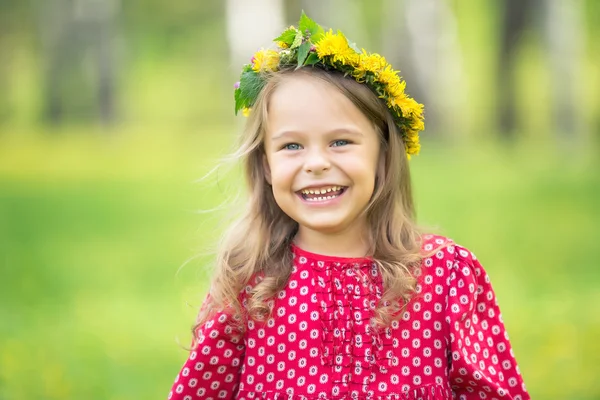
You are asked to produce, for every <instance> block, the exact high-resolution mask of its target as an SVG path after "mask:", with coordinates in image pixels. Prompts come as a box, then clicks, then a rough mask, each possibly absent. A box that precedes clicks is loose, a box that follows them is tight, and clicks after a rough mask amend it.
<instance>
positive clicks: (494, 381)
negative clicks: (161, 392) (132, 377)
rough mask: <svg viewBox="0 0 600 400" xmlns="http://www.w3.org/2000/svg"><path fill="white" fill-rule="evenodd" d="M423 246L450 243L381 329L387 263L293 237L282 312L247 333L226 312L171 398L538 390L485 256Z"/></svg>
mask: <svg viewBox="0 0 600 400" xmlns="http://www.w3.org/2000/svg"><path fill="white" fill-rule="evenodd" d="M423 247H424V249H425V250H426V251H430V250H432V249H436V248H438V247H441V248H440V250H439V251H437V253H435V254H434V255H433V256H431V257H428V258H425V259H424V260H423V267H422V270H421V274H420V276H419V277H418V280H419V283H418V285H417V293H416V295H415V296H414V297H413V299H412V300H411V301H410V303H409V304H408V306H407V308H406V311H405V313H404V317H403V318H402V319H401V320H400V321H396V322H394V323H393V324H392V325H391V326H390V327H388V328H384V329H380V330H374V329H373V328H372V327H371V326H370V324H369V321H370V319H371V317H372V315H373V314H372V310H373V308H374V307H375V305H376V304H377V302H378V300H379V299H380V298H381V294H382V282H381V275H380V274H379V271H378V268H377V266H376V264H374V263H373V261H372V260H371V259H368V258H360V259H358V258H342V257H329V256H322V255H318V254H313V253H309V252H307V251H304V250H302V249H300V248H298V247H295V246H293V247H292V251H293V252H294V266H293V270H292V274H291V276H290V279H289V281H288V284H287V286H286V288H285V289H283V290H282V291H280V292H279V293H278V295H277V298H276V299H274V301H273V316H272V318H270V319H269V320H267V321H266V322H254V321H248V322H246V332H245V333H244V335H243V337H242V338H241V339H236V337H235V332H232V329H231V325H230V323H229V322H230V316H229V315H228V314H226V313H218V314H217V315H215V316H214V318H212V319H211V320H209V321H208V322H206V323H205V324H204V325H203V326H202V327H200V328H199V330H198V334H199V344H198V346H197V347H196V348H195V349H194V351H192V352H191V353H190V356H189V358H188V360H187V362H186V363H185V365H184V366H183V368H182V370H181V372H180V373H179V374H178V375H177V378H176V380H175V383H174V385H173V388H172V390H171V392H170V393H169V397H168V398H169V399H171V400H195V399H233V398H235V399H268V400H270V399H298V400H300V399H423V400H425V399H452V398H459V399H490V400H491V399H514V400H525V399H529V398H530V397H529V395H528V394H527V392H526V390H525V385H524V384H523V379H522V378H521V375H520V373H519V368H518V366H517V364H516V361H515V358H514V355H513V351H512V349H511V346H510V343H509V341H508V336H507V334H506V331H505V329H504V324H503V322H502V317H501V315H500V310H499V308H498V305H497V302H496V297H495V295H494V292H493V290H492V287H491V286H490V280H489V277H488V275H487V274H486V272H485V271H484V269H483V267H482V266H481V265H480V264H479V262H478V261H477V259H476V258H475V256H474V255H473V254H472V253H471V252H470V251H469V250H467V249H465V248H463V247H460V246H458V245H456V244H454V243H453V242H452V241H451V240H449V239H446V238H443V237H440V236H433V235H428V236H426V237H425V240H424V246H423ZM247 290H249V288H247Z"/></svg>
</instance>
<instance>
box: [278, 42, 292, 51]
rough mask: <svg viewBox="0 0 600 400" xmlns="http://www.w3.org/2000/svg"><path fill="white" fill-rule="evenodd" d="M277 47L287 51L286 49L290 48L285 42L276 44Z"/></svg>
mask: <svg viewBox="0 0 600 400" xmlns="http://www.w3.org/2000/svg"><path fill="white" fill-rule="evenodd" d="M277 46H279V47H280V48H282V49H287V48H288V47H290V46H288V44H287V43H286V42H277Z"/></svg>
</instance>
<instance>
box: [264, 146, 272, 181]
mask: <svg viewBox="0 0 600 400" xmlns="http://www.w3.org/2000/svg"><path fill="white" fill-rule="evenodd" d="M262 164H263V172H264V174H265V180H266V181H267V183H268V184H269V185H271V167H269V160H267V155H266V154H264V153H263V155H262Z"/></svg>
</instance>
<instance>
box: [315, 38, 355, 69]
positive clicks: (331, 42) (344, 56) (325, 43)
mask: <svg viewBox="0 0 600 400" xmlns="http://www.w3.org/2000/svg"><path fill="white" fill-rule="evenodd" d="M315 49H316V51H317V55H318V56H319V58H321V59H323V58H324V57H327V56H331V57H332V61H333V62H341V63H342V64H346V65H353V64H352V63H356V62H357V61H358V59H357V57H356V56H357V53H356V52H355V51H354V50H352V48H350V46H349V45H348V40H346V38H345V37H344V36H343V35H340V34H336V33H333V31H332V30H331V29H330V30H329V31H328V32H325V35H324V36H323V38H321V40H319V41H318V42H317V43H315Z"/></svg>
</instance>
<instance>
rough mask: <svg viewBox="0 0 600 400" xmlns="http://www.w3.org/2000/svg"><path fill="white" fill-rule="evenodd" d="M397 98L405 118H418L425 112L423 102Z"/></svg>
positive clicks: (408, 98)
mask: <svg viewBox="0 0 600 400" xmlns="http://www.w3.org/2000/svg"><path fill="white" fill-rule="evenodd" d="M395 100H396V104H397V105H398V107H399V108H400V110H401V111H402V116H403V117H404V118H418V117H420V116H421V115H422V114H423V104H419V103H417V102H416V101H415V100H414V99H411V98H410V97H400V98H396V99H395Z"/></svg>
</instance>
